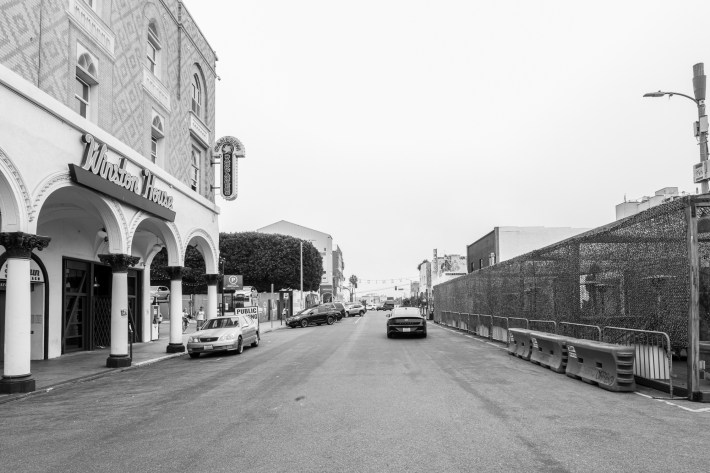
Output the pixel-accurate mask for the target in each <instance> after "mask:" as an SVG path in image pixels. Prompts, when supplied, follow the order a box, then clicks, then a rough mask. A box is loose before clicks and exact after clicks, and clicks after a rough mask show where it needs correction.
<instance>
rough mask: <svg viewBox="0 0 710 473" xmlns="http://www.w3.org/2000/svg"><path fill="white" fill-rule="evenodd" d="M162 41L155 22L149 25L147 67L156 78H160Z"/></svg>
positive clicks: (152, 21)
mask: <svg viewBox="0 0 710 473" xmlns="http://www.w3.org/2000/svg"><path fill="white" fill-rule="evenodd" d="M160 49H161V46H160V40H159V39H158V28H157V27H156V26H155V21H154V20H151V21H150V23H148V42H147V43H146V58H147V62H146V67H148V70H149V71H150V72H152V73H153V75H154V76H156V77H158V78H160Z"/></svg>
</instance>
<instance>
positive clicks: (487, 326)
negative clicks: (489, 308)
mask: <svg viewBox="0 0 710 473" xmlns="http://www.w3.org/2000/svg"><path fill="white" fill-rule="evenodd" d="M477 315H478V326H477V331H476V333H477V334H478V336H479V337H485V338H491V332H492V330H491V329H492V326H493V317H492V316H491V315H485V314H477Z"/></svg>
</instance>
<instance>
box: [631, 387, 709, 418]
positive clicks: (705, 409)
mask: <svg viewBox="0 0 710 473" xmlns="http://www.w3.org/2000/svg"><path fill="white" fill-rule="evenodd" d="M634 394H638V395H639V396H642V397H645V398H647V399H652V400H654V401H659V402H662V403H664V404H668V405H669V406H673V407H679V408H681V409H683V410H684V411H687V412H695V413H698V412H710V407H702V408H700V409H691V408H690V407H685V406H681V405H680V404H676V403H675V402H671V401H669V400H667V399H654V398H653V397H652V396H649V395H648V394H643V393H640V392H638V391H634Z"/></svg>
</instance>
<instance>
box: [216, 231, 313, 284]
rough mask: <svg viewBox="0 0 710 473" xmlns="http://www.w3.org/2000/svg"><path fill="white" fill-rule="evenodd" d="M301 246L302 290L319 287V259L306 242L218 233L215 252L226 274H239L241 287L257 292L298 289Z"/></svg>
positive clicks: (287, 238)
mask: <svg viewBox="0 0 710 473" xmlns="http://www.w3.org/2000/svg"><path fill="white" fill-rule="evenodd" d="M301 242H303V290H304V291H315V290H317V289H318V288H319V287H320V282H321V276H322V274H323V257H322V256H321V255H320V253H319V252H318V250H317V249H316V248H315V247H314V246H313V244H311V243H310V242H308V241H305V240H301V239H299V238H295V237H292V236H288V235H272V234H268V233H258V232H241V233H220V235H219V251H220V256H221V257H222V258H224V259H225V264H224V272H225V273H226V274H242V275H243V276H244V284H247V285H250V286H255V287H256V289H257V290H258V291H259V292H268V291H270V290H271V284H273V285H274V289H275V290H279V289H285V288H291V289H299V288H300V286H301V262H300V255H301V252H300V243H301Z"/></svg>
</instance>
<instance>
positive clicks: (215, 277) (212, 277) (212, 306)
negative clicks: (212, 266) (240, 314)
mask: <svg viewBox="0 0 710 473" xmlns="http://www.w3.org/2000/svg"><path fill="white" fill-rule="evenodd" d="M205 279H206V280H207V312H205V320H207V319H211V318H213V317H217V316H218V315H219V314H218V313H217V284H219V281H220V275H219V274H205Z"/></svg>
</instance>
